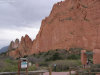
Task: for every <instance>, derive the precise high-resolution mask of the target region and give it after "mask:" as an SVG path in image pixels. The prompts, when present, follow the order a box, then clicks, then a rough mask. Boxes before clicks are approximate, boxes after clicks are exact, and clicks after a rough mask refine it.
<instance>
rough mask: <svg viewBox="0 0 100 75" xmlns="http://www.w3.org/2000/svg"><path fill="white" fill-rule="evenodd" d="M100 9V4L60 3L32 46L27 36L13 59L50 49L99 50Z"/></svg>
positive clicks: (98, 0) (88, 0)
mask: <svg viewBox="0 0 100 75" xmlns="http://www.w3.org/2000/svg"><path fill="white" fill-rule="evenodd" d="M99 9H100V0H65V1H61V2H58V3H57V4H55V5H54V6H53V9H52V11H51V13H50V15H49V16H48V17H46V18H45V19H44V20H43V21H42V24H41V28H40V31H39V33H38V35H37V37H36V39H35V40H34V41H33V43H32V41H31V39H30V38H29V37H28V36H25V37H22V39H21V42H20V43H19V46H18V48H17V49H16V50H15V51H16V52H15V51H14V53H13V52H12V53H11V52H10V55H12V54H13V55H16V56H17V57H18V56H23V55H29V54H33V53H38V52H44V51H48V50H51V49H69V48H84V49H88V50H93V49H94V48H100V10H99ZM12 45H13V42H12ZM14 48H16V47H14ZM13 55H12V56H13Z"/></svg>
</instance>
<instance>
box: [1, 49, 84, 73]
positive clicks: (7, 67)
mask: <svg viewBox="0 0 100 75" xmlns="http://www.w3.org/2000/svg"><path fill="white" fill-rule="evenodd" d="M81 50H82V49H81V48H71V49H69V51H67V50H59V49H56V50H50V51H48V52H40V53H39V54H33V55H31V56H24V57H26V58H27V59H28V60H29V62H31V63H32V66H31V67H29V70H30V71H33V70H40V69H48V67H51V68H52V70H53V71H55V70H56V71H59V72H60V71H68V70H69V67H72V66H74V67H75V66H79V65H81V61H80V52H81ZM35 64H38V65H39V67H37V66H36V65H35ZM55 64H56V67H55V66H54V65H55ZM17 70H18V59H13V58H11V57H7V56H5V55H1V56H0V72H15V71H17Z"/></svg>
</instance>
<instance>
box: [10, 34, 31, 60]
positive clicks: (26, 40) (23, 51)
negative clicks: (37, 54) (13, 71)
mask: <svg viewBox="0 0 100 75" xmlns="http://www.w3.org/2000/svg"><path fill="white" fill-rule="evenodd" d="M31 49H32V40H31V39H30V37H29V36H28V35H25V37H23V36H22V38H21V41H20V43H19V46H18V48H16V49H15V50H13V51H10V52H9V56H12V57H15V58H17V57H24V56H25V55H29V54H32V53H31Z"/></svg>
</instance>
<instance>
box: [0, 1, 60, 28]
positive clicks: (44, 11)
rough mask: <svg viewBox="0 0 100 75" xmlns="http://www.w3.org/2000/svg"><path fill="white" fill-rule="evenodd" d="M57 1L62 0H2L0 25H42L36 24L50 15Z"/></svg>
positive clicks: (0, 3)
mask: <svg viewBox="0 0 100 75" xmlns="http://www.w3.org/2000/svg"><path fill="white" fill-rule="evenodd" d="M57 1H61V0H0V27H4V28H5V27H8V28H9V27H10V28H11V27H16V26H28V27H29V26H32V27H40V25H35V24H36V23H37V22H41V20H42V19H43V18H44V17H46V16H48V15H49V13H50V11H51V8H52V5H53V4H54V3H55V2H57ZM32 24H33V25H32ZM8 25H9V26H8Z"/></svg>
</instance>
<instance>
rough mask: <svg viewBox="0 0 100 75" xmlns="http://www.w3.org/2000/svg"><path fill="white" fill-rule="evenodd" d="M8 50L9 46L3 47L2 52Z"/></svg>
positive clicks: (0, 50) (0, 51)
mask: <svg viewBox="0 0 100 75" xmlns="http://www.w3.org/2000/svg"><path fill="white" fill-rule="evenodd" d="M7 50H8V46H5V47H2V48H1V49H0V53H3V52H6V51H7Z"/></svg>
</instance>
